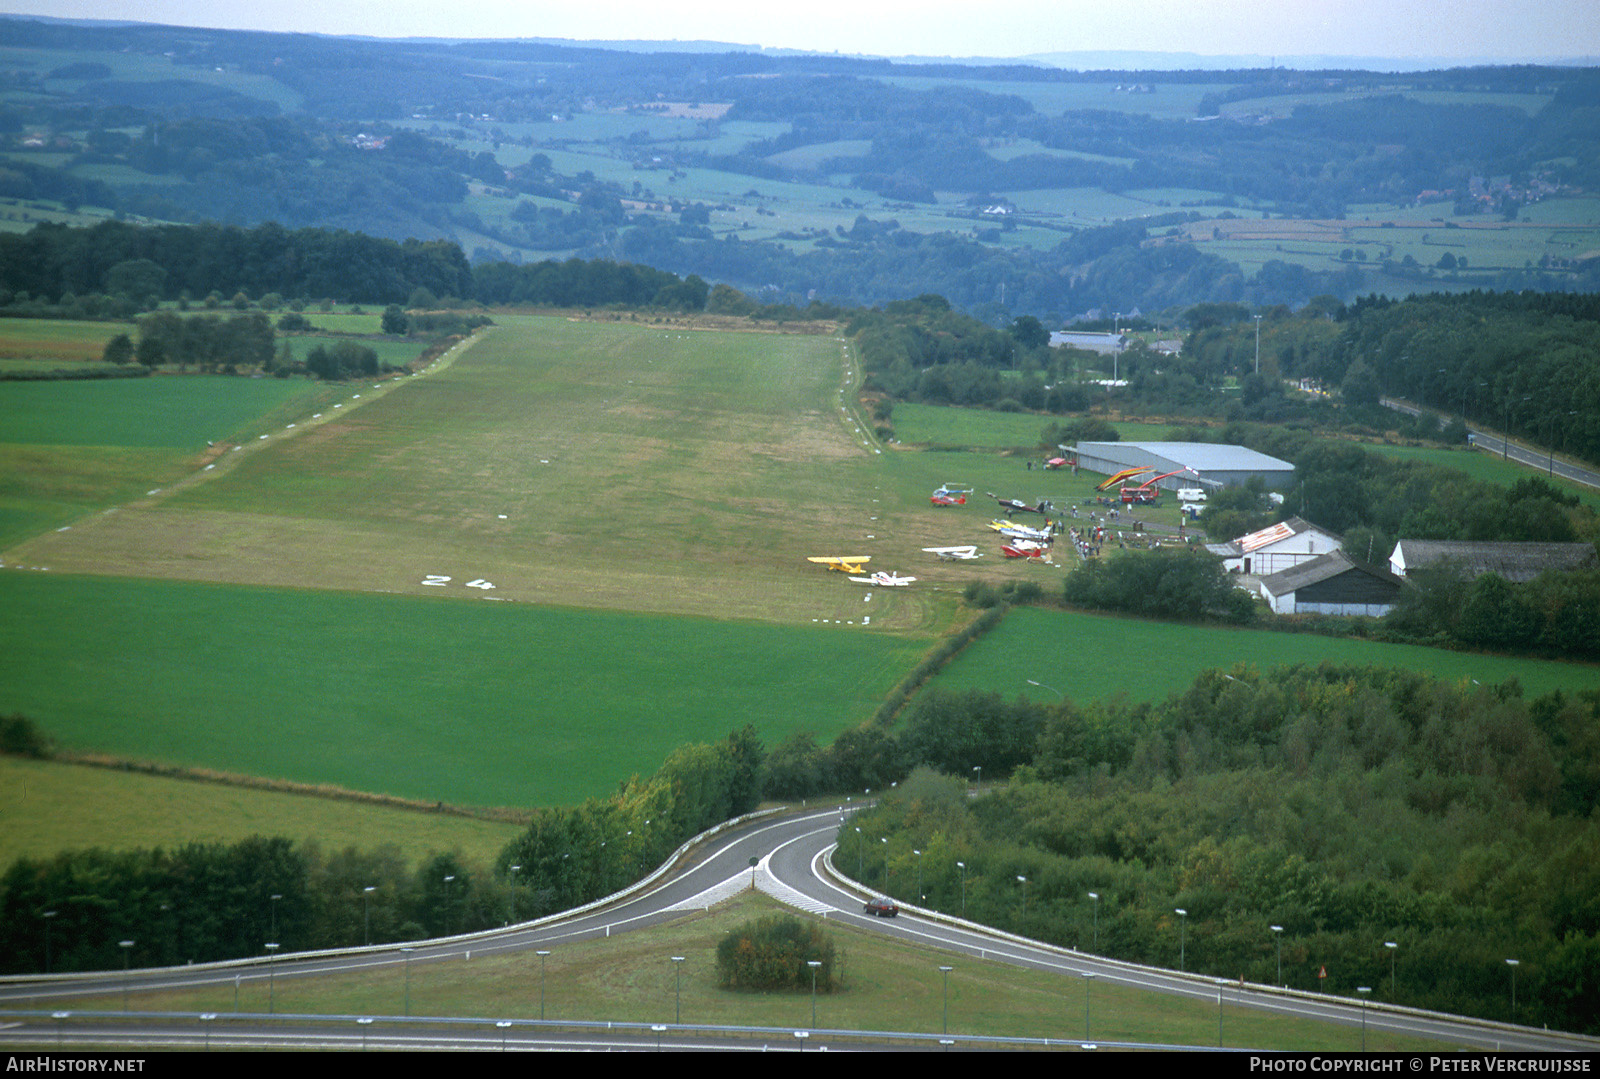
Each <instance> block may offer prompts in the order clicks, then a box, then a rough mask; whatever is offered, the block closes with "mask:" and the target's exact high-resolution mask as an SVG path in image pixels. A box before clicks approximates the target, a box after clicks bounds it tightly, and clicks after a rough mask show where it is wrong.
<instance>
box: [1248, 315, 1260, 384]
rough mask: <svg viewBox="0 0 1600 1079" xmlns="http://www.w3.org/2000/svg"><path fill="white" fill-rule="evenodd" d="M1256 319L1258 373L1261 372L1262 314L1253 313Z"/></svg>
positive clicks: (1252, 316)
mask: <svg viewBox="0 0 1600 1079" xmlns="http://www.w3.org/2000/svg"><path fill="white" fill-rule="evenodd" d="M1250 317H1251V318H1253V319H1255V321H1256V374H1258V375H1259V374H1260V373H1261V316H1260V315H1251V316H1250Z"/></svg>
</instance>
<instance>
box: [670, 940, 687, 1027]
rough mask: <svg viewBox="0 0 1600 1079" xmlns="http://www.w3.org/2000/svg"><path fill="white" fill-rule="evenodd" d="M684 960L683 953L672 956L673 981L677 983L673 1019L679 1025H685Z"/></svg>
mask: <svg viewBox="0 0 1600 1079" xmlns="http://www.w3.org/2000/svg"><path fill="white" fill-rule="evenodd" d="M683 960H684V957H683V956H681V955H675V956H673V957H672V970H673V981H674V982H675V983H676V988H675V990H674V996H675V997H676V1003H675V1004H674V1005H673V1017H672V1021H673V1023H675V1024H677V1025H678V1026H682V1025H683Z"/></svg>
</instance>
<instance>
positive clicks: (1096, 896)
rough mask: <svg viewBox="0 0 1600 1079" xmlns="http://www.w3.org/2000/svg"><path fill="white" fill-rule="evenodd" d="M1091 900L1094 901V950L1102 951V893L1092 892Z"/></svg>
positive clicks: (1090, 894)
mask: <svg viewBox="0 0 1600 1079" xmlns="http://www.w3.org/2000/svg"><path fill="white" fill-rule="evenodd" d="M1089 898H1090V899H1092V900H1094V950H1095V951H1096V952H1097V953H1098V952H1099V951H1100V893H1099V892H1090V893H1089Z"/></svg>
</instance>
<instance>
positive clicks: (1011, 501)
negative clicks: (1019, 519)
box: [984, 491, 1044, 516]
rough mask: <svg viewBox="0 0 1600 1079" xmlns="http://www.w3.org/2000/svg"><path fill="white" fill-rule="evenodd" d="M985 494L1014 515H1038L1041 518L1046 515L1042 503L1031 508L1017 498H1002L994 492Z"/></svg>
mask: <svg viewBox="0 0 1600 1079" xmlns="http://www.w3.org/2000/svg"><path fill="white" fill-rule="evenodd" d="M984 493H985V494H987V495H988V496H989V497H990V498H992V499H994V500H995V501H996V502H998V503H1000V505H1001V507H1002V508H1004V509H1008V510H1011V511H1012V512H1013V513H1037V514H1040V515H1041V516H1042V515H1043V514H1044V503H1043V502H1040V503H1039V504H1038V505H1037V506H1030V505H1028V504H1027V503H1026V502H1021V501H1018V500H1017V499H1015V498H1001V497H1000V496H999V495H997V494H995V493H994V492H993V491H986V492H984Z"/></svg>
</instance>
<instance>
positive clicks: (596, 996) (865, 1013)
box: [73, 892, 1448, 1052]
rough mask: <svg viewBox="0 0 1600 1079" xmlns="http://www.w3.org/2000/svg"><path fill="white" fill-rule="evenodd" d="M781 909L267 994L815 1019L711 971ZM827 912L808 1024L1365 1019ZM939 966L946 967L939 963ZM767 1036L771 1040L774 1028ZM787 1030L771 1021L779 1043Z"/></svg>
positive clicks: (199, 993) (1253, 1030)
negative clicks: (1119, 977) (1278, 1010)
mask: <svg viewBox="0 0 1600 1079" xmlns="http://www.w3.org/2000/svg"><path fill="white" fill-rule="evenodd" d="M777 914H784V915H791V916H793V915H795V914H796V912H795V911H794V909H793V908H791V907H785V906H782V905H781V904H779V903H778V902H777V901H776V900H773V899H770V898H768V897H766V896H763V895H757V894H754V893H751V892H745V893H742V894H741V895H739V896H737V897H736V898H734V899H733V900H731V901H729V902H727V903H723V904H719V905H718V906H717V907H715V908H713V909H712V910H710V911H706V912H701V913H695V914H689V915H686V916H684V917H681V918H678V919H675V920H673V921H671V922H668V923H666V924H665V925H660V926H655V927H653V928H651V929H649V930H646V931H643V932H627V933H618V934H615V935H613V936H610V937H607V938H605V939H603V940H590V941H584V942H575V943H572V944H562V945H559V946H556V947H553V948H551V949H550V955H549V957H548V958H547V959H546V960H545V961H544V962H543V963H540V962H535V961H533V960H532V959H531V958H530V957H529V954H528V953H521V954H509V955H495V954H492V953H491V954H484V955H475V956H474V957H473V958H471V959H469V960H462V961H451V962H441V963H417V964H414V965H413V968H412V969H411V970H410V972H409V975H408V973H407V971H406V969H405V967H404V966H403V965H402V964H398V963H397V964H395V965H393V966H392V967H387V968H374V969H371V970H365V971H362V972H360V973H359V974H354V975H330V976H326V977H319V978H279V979H278V980H277V981H276V982H275V983H274V986H273V988H272V994H273V1007H275V1008H276V1009H277V1010H278V1011H281V1012H293V1013H299V1014H313V1015H341V1016H351V1015H376V1016H384V1015H399V1014H402V1012H403V1011H404V1008H405V1003H406V1000H407V999H408V993H409V1000H410V1005H411V1014H413V1015H474V1016H482V1017H484V1018H486V1019H501V1018H513V1019H537V1018H539V1016H540V1000H541V993H540V989H541V985H542V987H543V1001H544V1015H545V1017H546V1018H548V1019H552V1020H561V1019H566V1020H576V1019H586V1020H611V1021H613V1022H635V1023H671V1022H673V1021H674V1020H676V1019H678V1018H680V1017H681V1019H682V1021H683V1022H685V1023H697V1024H718V1025H729V1026H755V1027H766V1028H771V1029H777V1030H782V1031H791V1030H808V1029H812V1027H813V1024H812V1022H811V1016H812V1013H811V1007H812V997H811V994H810V993H809V992H806V991H798V992H770V993H741V992H733V991H730V990H726V989H723V988H722V987H721V986H720V985H719V984H718V980H717V974H716V952H717V945H718V944H719V943H720V942H721V941H722V939H723V938H724V937H725V936H727V935H728V934H729V933H730V932H732V931H733V930H734V929H736V928H737V927H739V926H741V925H743V924H744V923H746V922H748V921H752V920H754V919H756V918H758V917H769V916H772V915H777ZM799 917H801V918H810V917H811V916H810V915H804V914H801V915H799ZM823 928H824V929H825V931H826V932H827V933H828V934H829V935H830V936H831V937H832V939H833V942H834V946H835V948H836V949H837V952H836V954H837V959H836V963H837V965H836V967H835V970H836V971H837V972H838V974H839V976H840V979H841V985H840V986H839V988H838V989H836V990H835V991H834V992H831V993H820V994H818V996H817V998H816V1024H815V1027H816V1028H817V1029H818V1030H864V1031H874V1030H903V1031H908V1032H913V1033H923V1034H940V1033H942V1032H944V1031H945V1030H946V1029H948V1031H949V1033H950V1035H952V1036H953V1037H956V1038H957V1039H959V1038H960V1037H961V1036H962V1035H969V1034H970V1035H991V1036H1008V1037H1028V1038H1051V1039H1060V1040H1062V1041H1066V1042H1079V1041H1082V1040H1083V1038H1084V1035H1085V1024H1084V1020H1085V1003H1086V998H1085V993H1086V992H1088V993H1092V1000H1090V1001H1088V1003H1089V1007H1088V1020H1089V1024H1088V1031H1087V1033H1088V1034H1089V1035H1090V1036H1091V1037H1092V1038H1093V1039H1094V1040H1095V1041H1096V1042H1101V1043H1105V1042H1148V1043H1156V1044H1163V1045H1173V1044H1176V1045H1195V1046H1213V1045H1216V1044H1217V1037H1218V1031H1219V1029H1220V1030H1221V1032H1222V1040H1223V1043H1224V1044H1225V1045H1229V1046H1240V1045H1243V1046H1249V1047H1251V1048H1261V1049H1269V1050H1287V1051H1300V1052H1308V1051H1313V1050H1323V1051H1330V1050H1331V1051H1344V1052H1354V1051H1356V1050H1357V1049H1359V1048H1360V1046H1361V1037H1362V1035H1361V1032H1360V1031H1359V1030H1357V1029H1355V1028H1353V1027H1351V1026H1349V1025H1347V1024H1343V1023H1324V1022H1316V1021H1311V1020H1304V1019H1289V1018H1283V1017H1279V1016H1276V1015H1273V1014H1272V1013H1270V1012H1267V1011H1264V1010H1260V1009H1254V1008H1240V1007H1238V1006H1236V1005H1234V1004H1232V1003H1231V1002H1230V1001H1229V1000H1228V999H1226V998H1225V999H1224V1001H1223V1004H1222V1007H1221V1008H1220V1009H1219V1008H1218V1005H1217V1003H1216V1000H1215V998H1214V997H1212V996H1210V995H1203V996H1201V997H1199V998H1185V997H1177V996H1170V995H1165V994H1158V993H1150V992H1144V991H1141V990H1138V989H1134V988H1129V987H1126V986H1122V985H1119V984H1117V983H1116V982H1113V981H1108V980H1106V979H1097V980H1095V981H1094V983H1093V985H1092V986H1089V987H1088V988H1087V989H1086V985H1087V983H1086V981H1085V979H1083V978H1080V977H1077V976H1076V975H1071V974H1058V973H1049V972H1043V971H1036V970H1026V969H1022V968H1019V967H1014V966H1010V965H1009V964H1005V963H999V962H996V961H993V960H987V959H977V958H973V957H971V956H966V955H957V954H954V953H950V952H943V951H939V950H937V949H934V948H930V947H927V946H925V945H919V944H915V943H907V942H906V941H905V940H903V939H900V938H896V937H891V936H888V935H886V934H883V933H874V932H869V931H865V930H859V929H851V928H848V927H846V926H843V925H841V924H839V923H837V922H835V921H831V920H829V921H826V922H824V923H823ZM668 956H683V957H684V962H683V963H682V964H676V963H672V962H670V961H669V960H668V959H667V958H666V957H668ZM940 966H950V967H951V968H952V969H951V970H950V973H949V975H948V978H946V976H945V975H943V974H941V973H940V971H939V967H940ZM680 968H681V969H680ZM408 977H409V982H408V980H407V979H408ZM408 985H409V990H408ZM267 988H268V987H267V984H266V980H265V979H264V978H246V979H245V980H244V982H243V984H242V985H241V986H240V988H239V990H238V993H239V996H238V998H237V1002H236V1001H235V997H234V992H235V989H234V987H233V986H232V985H231V984H228V985H223V986H220V987H210V988H204V989H185V990H180V991H177V992H162V993H136V994H135V995H134V996H133V997H132V1002H133V1003H132V1006H133V1007H134V1008H135V1009H137V1010H160V1011H174V1012H182V1013H186V1014H190V1015H195V1014H199V1013H202V1012H204V1013H209V1014H214V1015H216V1016H218V1021H217V1022H218V1025H217V1029H216V1034H217V1037H218V1038H219V1039H220V1038H222V1037H224V1036H225V1035H226V1031H227V1023H228V1016H229V1015H230V1014H231V1013H233V1012H234V1011H236V1010H237V1011H243V1012H255V1013H261V1012H265V1011H266V1010H267V1007H268V1000H267V996H268V993H267ZM73 1006H74V1007H75V1008H92V1007H102V1008H106V1009H112V1010H114V1009H116V1008H120V1007H121V1006H122V998H121V997H120V996H116V997H111V998H102V999H101V1001H100V1002H99V1003H98V1004H96V1003H95V1002H94V1000H93V999H92V998H86V999H82V1000H78V1001H75V1002H74V1005H73ZM947 1019H948V1023H949V1026H948V1028H946V1027H945V1023H946V1021H947ZM1219 1020H1220V1028H1219ZM378 1022H379V1024H381V1023H382V1022H383V1021H382V1020H381V1019H380V1020H378ZM1366 1038H1367V1043H1366V1044H1367V1047H1368V1048H1369V1049H1371V1050H1373V1051H1380V1050H1381V1051H1388V1052H1397V1051H1413V1052H1415V1051H1421V1050H1426V1049H1429V1048H1432V1049H1435V1050H1437V1049H1440V1048H1448V1046H1441V1045H1439V1044H1437V1043H1429V1042H1424V1041H1421V1040H1419V1039H1415V1038H1408V1037H1404V1036H1400V1035H1394V1034H1390V1033H1387V1032H1382V1031H1380V1030H1378V1029H1377V1026H1376V1024H1374V1026H1373V1029H1371V1030H1369V1031H1368V1033H1367V1035H1366ZM772 1040H773V1044H779V1040H778V1038H776V1037H774V1038H773V1039H772ZM793 1041H794V1039H793V1038H792V1037H790V1036H789V1035H787V1034H785V1035H783V1036H782V1044H783V1045H785V1046H787V1045H788V1043H791V1042H793ZM855 1044H856V1043H854V1042H852V1041H848V1040H840V1039H837V1038H834V1037H831V1036H829V1035H826V1034H822V1033H818V1034H814V1035H813V1036H812V1037H811V1039H810V1041H809V1046H810V1048H811V1049H812V1050H816V1049H823V1048H827V1047H834V1048H839V1049H848V1048H850V1047H852V1046H853V1045H855Z"/></svg>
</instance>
